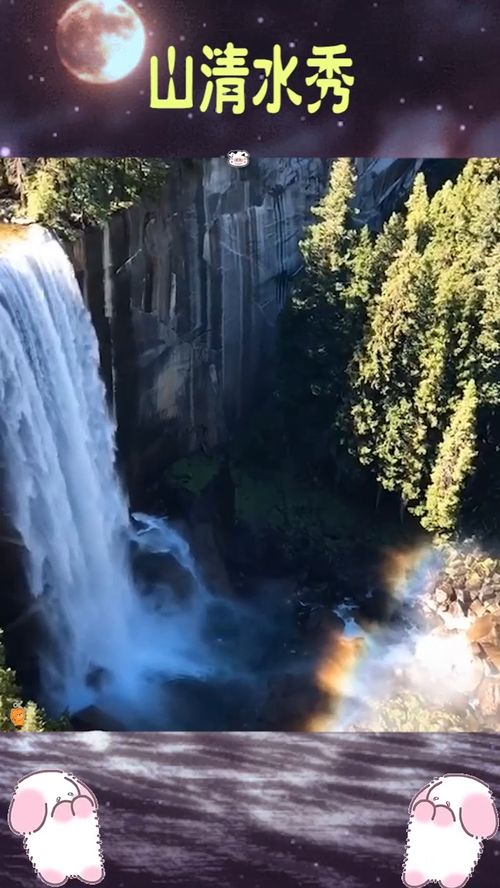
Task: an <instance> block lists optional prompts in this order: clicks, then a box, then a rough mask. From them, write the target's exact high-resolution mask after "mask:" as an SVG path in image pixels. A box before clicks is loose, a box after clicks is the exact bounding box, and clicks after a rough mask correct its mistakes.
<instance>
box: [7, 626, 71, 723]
mask: <svg viewBox="0 0 500 888" xmlns="http://www.w3.org/2000/svg"><path fill="white" fill-rule="evenodd" d="M1 636H2V632H1V630H0V731H17V730H21V731H31V732H35V733H40V732H41V731H47V730H48V731H54V730H55V731H64V730H68V729H69V720H68V719H67V718H66V717H63V718H60V719H57V720H56V721H50V720H48V719H47V718H46V716H45V713H44V712H43V711H42V710H41V709H39V708H38V707H37V705H36V704H35V703H33V702H32V701H31V700H29V701H28V702H27V703H23V702H21V692H20V690H19V687H18V685H17V682H16V676H15V674H14V672H13V671H12V669H9V668H8V667H7V666H6V663H5V652H4V647H3V644H2V640H1ZM19 705H21V706H22V707H23V709H24V714H25V721H24V725H23V726H22V728H16V727H14V725H13V724H12V722H11V720H10V712H11V709H12V708H13V707H14V706H19Z"/></svg>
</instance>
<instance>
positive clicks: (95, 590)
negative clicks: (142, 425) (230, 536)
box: [0, 226, 266, 730]
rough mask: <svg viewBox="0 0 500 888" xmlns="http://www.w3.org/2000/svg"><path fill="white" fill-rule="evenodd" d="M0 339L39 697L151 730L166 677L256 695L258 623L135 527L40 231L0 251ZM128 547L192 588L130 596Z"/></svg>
mask: <svg viewBox="0 0 500 888" xmlns="http://www.w3.org/2000/svg"><path fill="white" fill-rule="evenodd" d="M0 340H1V341H0V403H1V405H2V409H1V414H0V447H1V464H2V497H3V503H2V504H3V506H4V509H6V511H7V515H8V520H9V524H10V525H11V526H12V527H13V528H14V529H15V531H16V532H17V534H18V535H19V538H20V540H21V542H22V546H23V548H24V552H25V564H24V571H25V574H26V579H27V583H28V585H29V590H30V594H31V597H32V599H35V600H36V602H37V604H38V605H39V606H38V612H39V614H40V615H41V620H42V623H43V627H44V635H43V638H44V640H43V643H42V647H41V649H40V650H39V651H37V653H38V655H39V673H40V694H39V701H40V702H42V703H43V705H44V706H45V708H46V710H47V711H48V712H49V714H51V715H56V714H59V713H62V712H64V711H68V712H69V713H75V712H78V711H81V710H83V709H84V708H86V707H89V706H97V707H99V709H100V711H102V712H104V713H106V714H107V715H108V716H109V717H110V718H115V719H117V720H118V721H119V723H120V724H122V725H125V726H126V728H128V729H142V730H148V729H151V730H155V729H161V728H163V729H165V728H167V729H168V728H169V727H172V724H171V723H170V720H169V719H170V717H169V711H170V701H169V686H170V685H169V683H170V682H172V680H174V679H175V680H176V681H184V682H189V681H191V682H193V681H194V682H197V681H198V682H202V683H203V682H207V681H211V680H216V681H217V682H218V683H219V684H220V685H224V683H231V682H233V683H234V682H235V681H238V680H242V681H244V682H245V683H246V697H247V699H248V700H251V695H252V692H253V690H256V688H257V686H258V678H257V677H256V675H255V674H252V662H251V661H252V656H253V657H255V639H256V638H257V637H259V636H260V638H261V639H262V638H264V639H265V637H266V626H265V625H264V624H263V623H260V622H259V619H258V614H257V613H255V612H252V615H251V619H249V618H248V615H247V614H245V612H244V611H245V608H244V607H243V606H242V605H238V607H237V608H236V605H233V604H232V603H231V602H229V601H225V602H224V601H222V602H221V601H220V600H217V599H216V598H214V596H213V595H212V594H211V593H210V592H209V591H207V589H206V588H205V587H204V585H203V582H202V581H201V579H200V577H199V575H198V572H197V568H196V565H195V564H194V562H193V559H192V557H191V554H190V551H189V546H188V544H187V543H186V542H185V540H184V539H182V537H181V536H180V535H179V534H178V533H177V532H175V531H174V530H173V529H172V528H171V527H170V526H169V524H168V523H167V522H166V521H164V520H162V519H159V518H153V517H151V516H146V515H136V516H135V517H134V519H133V520H132V521H130V518H129V513H128V504H127V500H126V496H125V494H124V492H123V491H122V489H121V487H120V484H119V482H118V479H117V476H116V474H115V468H114V462H115V444H114V433H115V429H114V426H113V423H112V420H111V418H110V416H109V413H108V410H107V405H106V396H105V388H104V384H103V382H102V381H101V379H100V376H99V369H98V368H99V354H98V343H97V340H96V336H95V333H94V329H93V326H92V323H91V319H90V316H89V313H88V311H87V309H86V307H85V306H84V303H83V300H82V297H81V293H80V290H79V287H78V284H77V281H76V279H75V276H74V273H73V269H72V266H71V264H70V262H69V260H68V259H67V257H66V254H65V253H64V250H63V249H62V247H61V246H60V245H59V243H58V242H57V241H56V240H55V239H53V238H52V237H51V236H50V235H48V233H46V232H45V231H44V230H43V229H41V228H39V227H38V226H29V227H28V228H26V229H25V232H24V233H23V237H16V238H15V239H14V240H13V241H12V242H9V244H8V246H7V248H6V249H4V252H3V254H0ZM132 549H133V550H134V551H135V552H136V554H137V552H138V553H139V555H141V554H142V555H147V553H148V552H154V553H155V554H156V555H158V554H161V553H165V554H166V555H168V557H169V558H170V559H171V560H172V559H173V560H174V561H175V562H176V568H177V571H178V573H179V572H180V573H181V574H183V575H184V579H185V582H184V587H186V588H188V587H189V594H184V595H183V596H182V600H180V599H179V595H178V594H176V590H175V589H171V588H169V587H168V583H167V584H164V585H163V586H162V587H161V588H159V587H158V586H155V585H154V584H152V585H150V586H149V587H148V588H139V585H140V584H138V583H137V580H136V578H135V576H134V572H133V569H132V562H131V550H132ZM242 626H243V627H245V635H244V638H242V637H241V627H242ZM221 627H222V628H221ZM246 658H247V659H246ZM255 672H258V668H257V669H256V670H255V669H254V673H255ZM199 705H200V707H201V708H202V705H203V704H202V703H201V704H199ZM192 718H193V719H194V724H195V727H196V726H197V727H199V728H203V727H204V726H206V720H205V719H204V716H203V713H202V712H201V711H200V712H199V713H198V715H197V714H196V713H195V714H194V715H193V716H192ZM197 719H198V721H197ZM173 727H174V728H175V727H178V728H179V727H185V723H183V724H182V725H180V726H179V725H178V724H174V725H173Z"/></svg>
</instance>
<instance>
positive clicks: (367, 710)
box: [308, 542, 478, 731]
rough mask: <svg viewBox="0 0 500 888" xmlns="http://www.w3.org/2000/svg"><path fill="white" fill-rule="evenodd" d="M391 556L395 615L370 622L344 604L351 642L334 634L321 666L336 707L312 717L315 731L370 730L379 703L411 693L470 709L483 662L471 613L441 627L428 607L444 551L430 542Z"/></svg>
mask: <svg viewBox="0 0 500 888" xmlns="http://www.w3.org/2000/svg"><path fill="white" fill-rule="evenodd" d="M386 556H387V557H386V559H385V563H383V565H382V575H383V580H384V585H385V588H386V590H387V592H388V594H389V595H390V597H391V600H392V611H393V613H392V617H391V618H390V619H389V620H388V621H386V622H385V623H384V624H382V625H379V626H375V627H374V626H371V627H369V628H364V627H363V626H362V625H361V624H360V622H359V621H358V618H357V614H356V609H355V608H354V607H353V606H352V604H351V603H350V602H348V601H346V602H345V603H344V604H342V605H340V606H339V607H338V608H337V609H336V613H337V614H338V615H339V616H340V617H341V618H342V619H343V621H344V629H343V633H342V642H343V644H340V645H339V644H338V639H335V638H334V639H333V640H332V647H331V652H330V654H329V655H327V656H326V658H325V659H324V660H323V662H322V664H321V666H320V669H319V671H318V676H319V678H320V680H321V683H322V685H323V687H324V689H325V691H326V692H327V693H329V695H330V698H331V710H330V711H327V712H325V713H323V714H322V715H320V716H319V717H313V718H312V719H311V720H309V721H308V728H309V730H320V731H330V730H336V731H344V730H354V729H359V726H364V729H366V728H367V726H368V729H369V726H370V724H371V723H372V720H373V716H374V714H375V713H376V709H377V707H378V706H379V704H383V703H385V702H387V701H388V700H389V699H393V698H394V697H395V696H397V695H399V694H402V693H406V692H409V693H410V694H415V695H417V696H418V697H419V698H420V700H421V701H422V704H423V706H424V707H427V708H428V709H429V710H432V709H434V710H439V711H441V712H453V711H463V707H464V700H465V699H467V700H468V699H469V695H470V694H471V693H472V691H473V690H474V688H475V687H476V686H477V684H478V663H477V659H475V657H474V655H473V652H472V648H471V644H470V641H469V640H468V637H467V629H468V628H469V626H470V620H469V619H468V618H466V617H463V618H457V617H454V618H452V617H450V616H448V615H444V617H443V622H442V626H441V627H440V628H439V629H438V628H436V626H433V625H432V624H430V623H429V620H428V619H427V618H426V617H425V616H424V614H423V611H422V608H421V603H422V598H423V596H424V595H425V592H426V590H427V589H429V588H432V586H433V585H434V584H435V582H436V579H437V577H438V575H439V574H440V572H441V571H442V569H443V567H444V564H445V555H444V552H443V551H442V550H441V549H439V548H435V547H434V546H433V545H432V543H429V542H427V543H425V544H417V545H414V546H410V547H409V548H405V549H403V548H402V549H392V550H389V551H388V552H387V553H386ZM399 730H401V727H400V728H399Z"/></svg>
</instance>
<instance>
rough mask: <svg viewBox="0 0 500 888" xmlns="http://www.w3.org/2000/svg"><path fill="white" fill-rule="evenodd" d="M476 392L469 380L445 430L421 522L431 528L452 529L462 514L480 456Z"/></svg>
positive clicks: (441, 530)
mask: <svg viewBox="0 0 500 888" xmlns="http://www.w3.org/2000/svg"><path fill="white" fill-rule="evenodd" d="M476 412H477V392H476V384H475V382H474V381H473V380H470V382H469V383H468V384H467V386H466V388H465V391H464V393H463V396H462V398H461V399H460V400H459V401H458V404H457V406H456V408H455V410H454V412H453V414H452V417H451V420H450V423H449V425H448V428H447V429H446V431H445V433H444V437H443V440H442V442H441V446H440V448H439V451H438V456H437V460H436V463H435V466H434V469H433V472H432V479H431V484H430V486H429V489H428V491H427V497H426V503H425V515H424V517H423V519H422V524H423V525H424V527H426V528H427V529H428V530H432V531H438V532H439V533H443V534H447V533H450V532H451V531H453V529H454V528H455V526H456V524H457V519H458V517H459V514H460V507H461V498H462V494H463V491H464V488H465V485H466V483H467V481H468V479H469V476H470V474H471V471H472V469H473V466H474V461H475V458H476V456H477V451H476V434H475V427H476Z"/></svg>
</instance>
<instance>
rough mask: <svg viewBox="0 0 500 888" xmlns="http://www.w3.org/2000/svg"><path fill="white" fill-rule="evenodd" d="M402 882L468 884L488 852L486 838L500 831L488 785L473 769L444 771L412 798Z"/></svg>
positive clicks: (457, 887) (448, 887) (414, 886)
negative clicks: (445, 772)
mask: <svg viewBox="0 0 500 888" xmlns="http://www.w3.org/2000/svg"><path fill="white" fill-rule="evenodd" d="M408 813H409V815H410V819H409V823H408V834H407V841H406V853H405V859H404V864H403V875H402V882H403V885H405V886H406V888H422V886H424V885H428V884H429V882H437V883H438V884H439V885H440V886H441V888H463V886H464V885H466V884H467V882H468V881H469V879H470V877H471V875H472V873H473V872H474V870H475V868H476V866H477V864H478V862H479V860H480V858H481V854H482V853H483V841H484V840H485V839H491V838H493V836H494V835H495V834H496V832H497V831H498V812H497V809H496V807H495V803H494V801H493V796H492V794H491V791H490V789H489V787H488V786H487V785H486V783H483V781H482V780H478V778H477V777H471V776H469V775H468V774H444V776H443V777H438V778H436V779H435V780H432V781H431V782H430V783H428V784H427V785H426V786H424V787H423V789H421V790H420V791H419V792H418V793H417V795H416V796H414V798H413V799H412V801H411V802H410V807H409V810H408Z"/></svg>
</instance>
